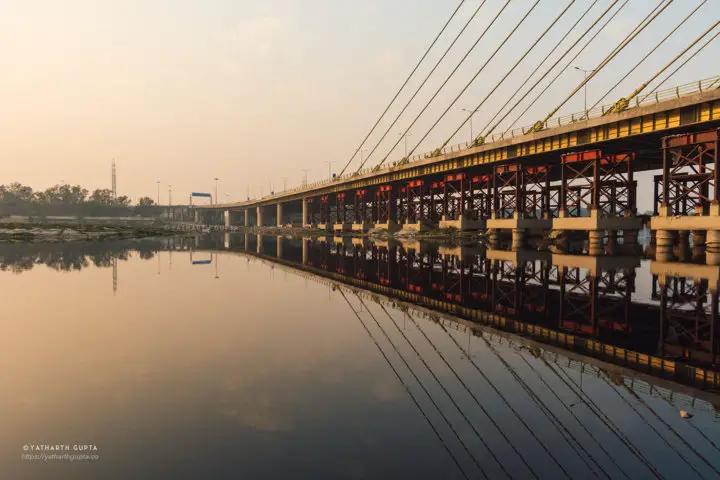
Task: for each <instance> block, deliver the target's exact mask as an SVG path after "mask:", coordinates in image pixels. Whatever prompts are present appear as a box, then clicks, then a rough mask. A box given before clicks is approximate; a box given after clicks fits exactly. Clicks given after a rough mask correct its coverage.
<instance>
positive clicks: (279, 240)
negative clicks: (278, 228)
mask: <svg viewBox="0 0 720 480" xmlns="http://www.w3.org/2000/svg"><path fill="white" fill-rule="evenodd" d="M276 241H277V249H276V254H277V255H276V256H277V258H282V256H283V236H282V235H278V236H277V240H276Z"/></svg>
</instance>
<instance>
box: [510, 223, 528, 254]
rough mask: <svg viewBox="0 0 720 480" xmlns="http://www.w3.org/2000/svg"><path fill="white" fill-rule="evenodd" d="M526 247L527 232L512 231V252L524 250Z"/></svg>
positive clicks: (521, 230)
mask: <svg viewBox="0 0 720 480" xmlns="http://www.w3.org/2000/svg"><path fill="white" fill-rule="evenodd" d="M524 246H525V230H523V229H520V228H514V229H513V231H512V250H513V251H517V250H522V248H523V247H524Z"/></svg>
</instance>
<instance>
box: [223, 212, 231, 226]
mask: <svg viewBox="0 0 720 480" xmlns="http://www.w3.org/2000/svg"><path fill="white" fill-rule="evenodd" d="M223 220H224V222H225V228H230V210H225V211H224V212H223Z"/></svg>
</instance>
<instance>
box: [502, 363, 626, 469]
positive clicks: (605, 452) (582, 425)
mask: <svg viewBox="0 0 720 480" xmlns="http://www.w3.org/2000/svg"><path fill="white" fill-rule="evenodd" d="M515 353H517V354H518V356H519V357H520V358H522V359H523V361H524V362H525V363H526V364H527V366H528V367H530V370H532V371H533V372H535V373H536V374H537V376H538V378H539V379H540V381H541V382H542V383H543V385H545V386H546V387H547V389H548V390H549V391H550V392H551V393H552V394H553V396H554V397H555V398H557V400H558V402H560V404H561V405H562V406H563V407H565V409H566V410H567V411H568V413H570V415H571V416H572V417H573V418H574V419H575V420H576V421H577V423H578V424H579V425H580V426H581V427H582V429H583V430H585V433H587V434H588V436H589V437H590V438H592V439H593V441H594V442H595V443H596V444H597V446H598V447H600V450H602V451H603V453H604V454H605V455H606V456H607V457H608V458H609V459H610V461H611V462H612V463H613V465H615V466H616V467H617V468H618V470H620V472H621V473H622V474H623V477H625V478H627V479H628V480H630V477H628V476H627V474H626V473H625V470H623V468H622V467H621V466H620V465H619V464H618V463H617V462H616V461H615V459H614V458H613V456H612V455H610V452H608V451H607V450H606V449H605V447H603V446H602V443H601V442H599V441H598V440H597V438H595V436H594V435H593V434H592V433H590V430H588V428H587V427H586V426H585V424H584V423H582V422H581V421H580V419H579V418H578V417H577V415H575V412H573V411H572V409H571V408H570V407H568V406H567V405H566V404H565V402H563V401H562V398H560V395H558V394H557V392H556V391H555V389H554V388H552V387H551V386H550V385H548V383H547V382H546V381H545V379H544V378H543V376H542V375H541V374H540V372H538V371H537V370H536V369H535V367H533V366H532V364H531V363H530V362H528V360H527V358H525V355H523V354H522V353H520V352H519V351H517V350H515Z"/></svg>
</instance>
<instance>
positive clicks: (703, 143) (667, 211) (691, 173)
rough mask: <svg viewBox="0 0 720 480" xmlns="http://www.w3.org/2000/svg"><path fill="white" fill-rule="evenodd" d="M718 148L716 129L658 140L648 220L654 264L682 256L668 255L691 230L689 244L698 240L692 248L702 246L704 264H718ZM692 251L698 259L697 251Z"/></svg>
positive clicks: (718, 139)
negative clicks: (658, 166) (659, 163)
mask: <svg viewBox="0 0 720 480" xmlns="http://www.w3.org/2000/svg"><path fill="white" fill-rule="evenodd" d="M718 143H720V130H718V129H714V130H709V131H705V132H699V133H688V134H684V135H673V136H669V137H665V138H663V140H662V148H663V174H662V176H661V177H656V178H655V212H656V213H657V215H656V216H654V217H652V218H651V219H650V229H651V230H653V231H656V232H657V234H656V235H657V249H656V259H657V260H658V261H665V262H667V261H670V260H672V258H673V253H681V252H680V249H677V250H675V252H673V250H674V249H673V245H674V242H673V240H674V239H677V240H678V241H679V242H682V244H683V247H682V248H683V249H684V248H685V247H686V243H687V242H685V240H686V239H685V237H684V235H685V234H686V233H685V232H690V231H692V232H694V233H693V237H694V239H696V240H697V239H700V240H701V241H700V242H695V243H696V246H698V247H700V246H701V245H703V244H705V250H706V251H705V259H706V262H707V263H708V264H710V265H718V264H720V191H719V190H718V187H720V181H719V178H718V176H719V175H720V170H718V159H719V158H718ZM703 232H705V235H704V236H703ZM703 237H704V238H703ZM702 240H704V242H703V241H702ZM670 242H672V243H670ZM661 243H662V246H661ZM668 243H669V245H668ZM694 250H695V252H694V254H695V255H696V257H697V256H699V255H698V254H699V253H700V252H699V251H698V250H700V248H697V249H694ZM682 253H684V252H682Z"/></svg>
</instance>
